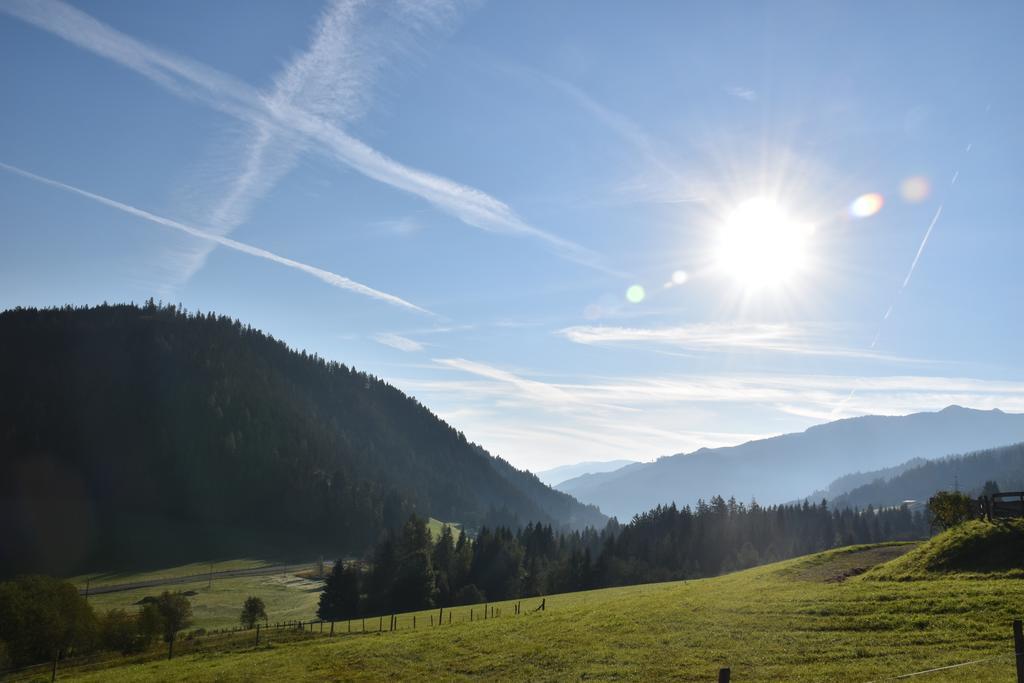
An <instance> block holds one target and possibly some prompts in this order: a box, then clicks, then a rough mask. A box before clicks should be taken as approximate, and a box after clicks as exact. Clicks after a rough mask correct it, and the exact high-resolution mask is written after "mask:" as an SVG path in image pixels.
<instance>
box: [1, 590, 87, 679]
mask: <svg viewBox="0 0 1024 683" xmlns="http://www.w3.org/2000/svg"><path fill="white" fill-rule="evenodd" d="M96 635H97V622H96V615H95V614H93V611H92V607H90V606H89V603H88V602H86V601H85V599H84V598H82V596H80V595H79V594H78V589H77V588H75V586H74V585H72V584H70V583H67V582H65V581H60V580H58V579H54V578H51V577H49V576H22V577H18V578H17V579H14V580H13V581H8V582H5V583H0V641H3V642H5V643H6V644H7V649H8V657H9V658H10V659H11V661H12V662H13V663H14V664H15V665H16V666H21V665H24V664H32V663H35V662H44V661H47V660H50V661H53V665H54V671H55V672H56V667H57V660H59V659H60V658H61V657H63V656H65V655H66V654H67V653H68V652H69V651H70V650H71V649H79V650H85V649H88V648H89V647H90V646H92V645H93V643H94V642H95V640H96Z"/></svg>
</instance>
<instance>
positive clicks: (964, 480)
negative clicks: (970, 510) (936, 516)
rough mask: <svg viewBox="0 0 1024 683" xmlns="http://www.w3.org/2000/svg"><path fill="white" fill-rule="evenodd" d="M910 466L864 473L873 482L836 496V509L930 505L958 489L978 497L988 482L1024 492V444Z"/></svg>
mask: <svg viewBox="0 0 1024 683" xmlns="http://www.w3.org/2000/svg"><path fill="white" fill-rule="evenodd" d="M910 465H911V466H910V467H907V468H906V469H904V470H903V471H902V472H899V473H896V474H893V473H890V472H887V471H884V470H883V471H881V472H869V473H866V474H864V475H863V476H864V477H869V476H871V475H872V474H873V475H875V476H874V477H871V479H869V481H870V483H867V484H864V485H862V486H858V487H857V488H854V489H853V490H851V491H849V492H847V493H843V494H841V495H837V496H834V497H832V499H831V500H830V503H831V505H832V507H834V508H846V507H860V508H863V507H866V506H868V505H874V506H875V507H884V506H892V505H899V504H901V503H902V502H903V501H907V500H913V501H918V502H927V500H928V498H930V497H931V496H932V495H934V494H935V492H936V491H941V490H947V491H951V490H953V489H954V488H957V489H959V490H961V491H964V492H965V493H968V494H970V495H972V496H975V495H978V494H980V493H981V490H982V489H983V488H984V487H985V484H987V483H988V482H995V483H996V485H997V486H998V487H999V490H1001V491H1024V443H1018V444H1014V445H1012V446H1004V447H1002V448H992V449H989V450H986V451H979V452H977V453H969V454H967V455H953V456H949V457H947V458H941V459H939V460H927V461H920V460H918V461H913V462H912V463H911V464H910Z"/></svg>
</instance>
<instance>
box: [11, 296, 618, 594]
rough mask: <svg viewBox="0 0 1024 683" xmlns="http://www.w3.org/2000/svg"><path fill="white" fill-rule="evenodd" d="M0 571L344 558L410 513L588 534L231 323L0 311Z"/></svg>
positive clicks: (314, 361)
mask: <svg viewBox="0 0 1024 683" xmlns="http://www.w3.org/2000/svg"><path fill="white" fill-rule="evenodd" d="M0 386H2V387H3V391H2V392H0V538H2V539H3V542H2V543H0V574H5V573H11V572H13V571H15V570H21V569H34V570H43V571H48V572H57V571H70V570H73V569H78V568H81V567H83V566H87V565H89V566H101V567H106V568H117V567H123V566H126V565H129V564H144V563H147V562H171V561H186V560H195V559H207V558H209V557H211V556H225V555H227V556H231V555H235V556H238V554H240V553H281V552H295V553H303V554H305V556H307V557H309V556H312V554H311V553H314V552H315V553H323V554H325V555H327V556H328V557H330V556H337V555H338V554H340V553H343V552H346V553H348V552H362V551H363V550H365V549H366V548H368V547H369V546H370V545H372V544H373V543H374V542H375V541H376V540H377V538H378V537H379V535H380V533H381V531H382V530H383V529H385V528H389V527H394V526H397V525H399V524H401V523H402V522H403V521H404V520H405V518H406V517H407V516H408V514H409V513H410V512H412V511H416V512H417V513H419V514H421V515H430V516H433V517H436V518H438V519H443V520H449V521H456V522H462V523H463V524H464V525H466V526H468V527H473V526H479V525H481V524H490V525H494V524H499V523H500V524H515V523H516V522H522V523H526V522H527V521H542V522H545V523H550V524H553V525H555V526H556V527H571V528H581V527H583V526H585V525H601V524H603V523H604V521H605V518H604V517H603V516H602V515H601V514H600V513H599V512H598V511H597V510H596V509H594V508H592V507H587V506H584V505H581V504H580V503H578V502H577V501H576V500H574V499H573V498H572V497H570V496H567V495H565V494H564V493H560V492H558V491H555V490H553V489H551V488H549V487H547V486H545V485H544V484H542V483H541V482H540V481H539V480H538V479H537V478H536V477H535V476H534V475H532V474H530V473H529V472H522V471H519V470H517V469H515V468H513V467H512V466H511V465H509V464H508V463H507V462H505V461H503V460H501V459H500V458H495V457H493V456H491V455H490V454H489V453H487V451H485V450H484V449H483V448H481V447H480V446H477V445H476V444H473V443H470V442H469V441H467V440H466V438H465V436H463V434H462V433H460V432H458V431H456V430H454V429H452V428H451V427H450V426H448V425H447V424H446V423H444V422H442V421H441V420H440V419H438V418H437V417H436V416H435V415H434V414H433V413H431V412H430V411H429V410H428V409H427V408H426V407H424V406H423V405H421V404H420V403H418V402H417V401H416V400H415V399H413V398H411V397H409V396H406V395H405V394H403V393H402V392H401V391H399V390H398V389H396V388H394V387H392V386H390V385H388V384H387V383H385V382H383V381H381V380H379V379H377V378H375V377H373V376H370V375H367V374H365V373H362V372H357V371H356V370H353V369H351V368H348V367H346V366H344V365H341V364H339V363H328V362H326V361H324V360H323V359H321V358H319V357H317V356H311V355H308V354H306V353H305V352H301V353H300V352H298V351H295V350H292V349H289V348H288V347H287V346H286V345H285V344H283V343H282V342H280V341H277V340H275V339H274V338H273V337H270V336H268V335H265V334H263V333H262V332H259V331H257V330H254V329H252V328H250V327H248V326H246V325H243V324H241V323H240V322H237V321H233V320H230V319H228V318H225V317H215V316H213V315H212V314H210V315H203V314H197V315H187V314H185V313H183V312H181V311H179V310H177V309H174V308H167V307H158V306H155V305H153V304H152V303H150V304H148V305H147V306H145V307H141V308H140V307H136V306H100V307H96V308H84V309H72V308H62V309H51V310H34V309H29V310H26V309H16V310H12V311H6V312H4V313H2V314H0Z"/></svg>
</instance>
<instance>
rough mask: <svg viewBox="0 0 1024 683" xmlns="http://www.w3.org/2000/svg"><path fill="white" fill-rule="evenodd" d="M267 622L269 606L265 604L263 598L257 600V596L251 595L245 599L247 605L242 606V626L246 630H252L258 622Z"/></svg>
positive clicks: (240, 618) (240, 619) (240, 617)
mask: <svg viewBox="0 0 1024 683" xmlns="http://www.w3.org/2000/svg"><path fill="white" fill-rule="evenodd" d="M266 620H267V606H266V605H265V604H263V599H262V598H257V597H256V596H255V595H250V596H249V597H247V598H246V599H245V604H244V605H242V614H241V616H239V621H241V622H242V626H244V627H245V628H252V627H253V626H255V625H256V622H257V621H266Z"/></svg>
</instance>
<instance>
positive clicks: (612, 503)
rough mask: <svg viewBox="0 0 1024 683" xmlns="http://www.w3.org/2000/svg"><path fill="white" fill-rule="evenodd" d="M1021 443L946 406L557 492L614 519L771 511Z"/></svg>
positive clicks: (669, 462)
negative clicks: (670, 511)
mask: <svg viewBox="0 0 1024 683" xmlns="http://www.w3.org/2000/svg"><path fill="white" fill-rule="evenodd" d="M1021 440H1024V415H1018V414H1010V413H1004V412H1002V411H999V410H991V411H981V410H971V409H967V408H961V407H958V406H950V407H949V408H945V409H943V410H941V411H939V412H937V413H916V414H913V415H907V416H903V417H882V416H876V415H871V416H866V417H857V418H850V419H846V420H838V421H836V422H829V423H827V424H823V425H817V426H814V427H811V428H809V429H807V430H806V431H804V432H800V433H797V434H785V435H782V436H777V437H773V438H770V439H760V440H757V441H750V442H747V443H745V444H741V445H739V446H731V447H726V448H715V449H708V448H702V449H700V450H698V451H695V452H694V453H690V454H679V455H673V456H668V457H665V458H661V459H659V460H657V461H655V462H652V463H641V464H637V465H630V466H629V467H626V468H623V469H621V470H618V471H616V472H610V473H607V474H594V475H587V476H584V477H579V478H577V479H573V480H570V481H566V482H563V483H562V484H560V485H559V486H558V489H559V490H561V491H565V492H567V493H570V494H572V495H573V496H575V497H576V498H578V499H579V500H581V501H584V502H586V503H592V504H594V505H597V506H599V507H600V508H601V510H602V511H603V512H605V513H606V514H610V515H615V516H618V517H620V518H629V517H632V516H633V515H634V514H636V513H638V512H642V511H644V510H648V509H650V508H651V507H653V506H655V505H657V504H660V503H669V502H672V501H675V502H676V503H678V504H680V505H682V504H685V503H694V502H695V501H696V500H697V498H698V497H700V496H707V495H709V492H720V493H721V495H724V496H730V495H733V496H736V498H737V499H739V500H750V499H752V498H756V499H757V501H758V502H760V503H764V504H772V503H780V502H784V501H788V500H794V499H797V498H800V497H802V496H803V495H805V494H806V493H807V492H808V491H813V490H815V489H818V488H823V487H825V486H826V485H827V484H828V483H829V482H830V481H832V480H834V479H836V478H837V477H839V476H841V475H844V474H846V473H848V472H850V471H854V470H871V469H880V468H884V467H891V466H893V465H898V464H900V463H902V462H905V461H907V460H910V459H912V458H926V459H934V458H938V457H942V456H944V455H948V454H949V453H957V452H961V453H962V452H967V451H975V450H980V449H983V448H991V447H994V446H1001V445H1004V444H1008V443H1015V442H1018V441H1021Z"/></svg>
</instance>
